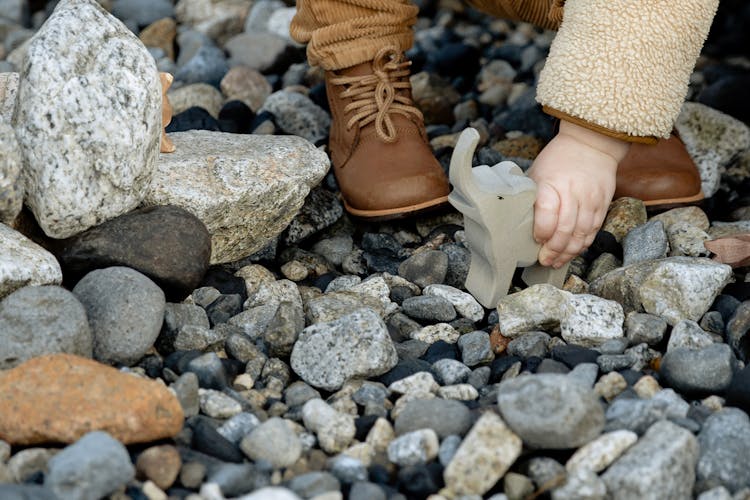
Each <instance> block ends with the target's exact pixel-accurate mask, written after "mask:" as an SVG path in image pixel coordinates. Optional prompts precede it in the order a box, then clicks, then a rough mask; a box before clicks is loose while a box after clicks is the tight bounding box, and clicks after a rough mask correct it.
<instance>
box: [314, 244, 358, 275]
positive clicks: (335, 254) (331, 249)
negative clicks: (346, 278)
mask: <svg viewBox="0 0 750 500" xmlns="http://www.w3.org/2000/svg"><path fill="white" fill-rule="evenodd" d="M353 248H354V241H353V240H352V237H351V236H349V235H348V234H343V235H339V236H333V237H331V238H326V239H322V240H319V241H317V242H316V243H315V244H314V245H313V246H312V251H313V252H315V253H317V254H318V255H322V256H324V257H326V258H327V259H328V260H329V261H330V262H331V263H332V264H334V265H336V266H340V265H341V263H342V262H343V261H344V257H346V256H347V254H349V253H350V252H351V251H352V249H353ZM334 281H335V280H334Z"/></svg>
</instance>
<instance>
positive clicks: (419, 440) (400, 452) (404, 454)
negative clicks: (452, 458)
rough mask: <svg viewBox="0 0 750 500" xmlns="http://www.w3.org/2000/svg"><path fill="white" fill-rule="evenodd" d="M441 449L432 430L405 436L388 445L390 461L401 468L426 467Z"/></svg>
mask: <svg viewBox="0 0 750 500" xmlns="http://www.w3.org/2000/svg"><path fill="white" fill-rule="evenodd" d="M439 449H440V441H439V440H438V436H437V434H436V433H435V431H433V430H432V429H420V430H416V431H412V432H408V433H406V434H403V435H401V436H399V437H397V438H396V439H394V440H393V441H391V442H390V444H389V445H388V460H390V461H391V462H393V463H394V464H396V465H399V466H401V467H408V466H410V465H424V464H426V463H427V462H429V461H430V460H432V459H433V458H435V457H437V454H438V451H439Z"/></svg>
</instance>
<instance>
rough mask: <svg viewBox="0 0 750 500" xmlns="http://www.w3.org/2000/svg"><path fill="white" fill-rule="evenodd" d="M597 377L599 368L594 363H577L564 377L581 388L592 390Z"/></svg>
mask: <svg viewBox="0 0 750 500" xmlns="http://www.w3.org/2000/svg"><path fill="white" fill-rule="evenodd" d="M598 375H599V366H598V365H597V364H596V363H579V364H577V365H576V366H575V367H574V368H573V369H572V370H571V371H570V372H568V374H567V375H566V376H567V377H568V378H570V379H571V380H573V381H574V382H576V383H578V384H581V385H582V386H583V387H585V388H587V389H592V388H593V387H594V384H595V383H596V377H597V376H598Z"/></svg>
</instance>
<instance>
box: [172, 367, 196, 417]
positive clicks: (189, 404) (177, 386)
mask: <svg viewBox="0 0 750 500" xmlns="http://www.w3.org/2000/svg"><path fill="white" fill-rule="evenodd" d="M171 388H172V390H173V391H174V393H175V396H177V399H178V400H179V401H180V406H182V412H183V413H184V414H185V418H188V417H192V416H194V415H197V414H198V412H199V411H200V399H199V397H198V389H199V386H198V376H197V375H196V374H195V373H193V372H185V373H183V374H182V375H180V378H178V379H177V380H175V382H174V383H173V384H172V385H171Z"/></svg>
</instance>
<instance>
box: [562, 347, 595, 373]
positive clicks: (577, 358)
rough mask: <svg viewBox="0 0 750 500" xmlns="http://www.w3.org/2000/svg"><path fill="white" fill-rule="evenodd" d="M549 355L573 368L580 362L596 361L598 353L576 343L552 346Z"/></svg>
mask: <svg viewBox="0 0 750 500" xmlns="http://www.w3.org/2000/svg"><path fill="white" fill-rule="evenodd" d="M551 357H552V359H554V360H555V361H560V362H561V363H565V364H566V365H568V367H569V368H575V366H576V365H580V364H581V363H596V358H598V357H599V353H598V352H596V351H594V350H593V349H586V348H585V347H581V346H577V345H557V346H555V347H553V348H552V355H551Z"/></svg>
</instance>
